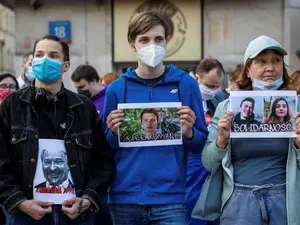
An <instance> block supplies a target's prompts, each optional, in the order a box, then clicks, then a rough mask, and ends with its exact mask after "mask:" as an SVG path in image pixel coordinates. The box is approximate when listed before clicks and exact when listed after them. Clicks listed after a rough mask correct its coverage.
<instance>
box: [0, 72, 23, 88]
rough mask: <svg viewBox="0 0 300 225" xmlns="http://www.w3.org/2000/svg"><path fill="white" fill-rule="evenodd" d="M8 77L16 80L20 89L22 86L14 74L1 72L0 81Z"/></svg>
mask: <svg viewBox="0 0 300 225" xmlns="http://www.w3.org/2000/svg"><path fill="white" fill-rule="evenodd" d="M8 77H9V78H11V79H13V80H14V82H15V83H16V89H17V90H19V88H20V87H19V83H18V81H17V79H16V77H15V76H14V75H12V74H10V73H3V74H1V75H0V82H1V81H3V80H4V79H6V78H8Z"/></svg>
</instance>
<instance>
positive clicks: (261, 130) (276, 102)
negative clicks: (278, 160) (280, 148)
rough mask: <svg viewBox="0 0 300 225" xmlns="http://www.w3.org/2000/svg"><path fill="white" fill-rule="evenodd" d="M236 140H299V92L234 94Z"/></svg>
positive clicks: (231, 98) (232, 103)
mask: <svg viewBox="0 0 300 225" xmlns="http://www.w3.org/2000/svg"><path fill="white" fill-rule="evenodd" d="M230 107H231V111H232V113H233V122H232V126H231V134H230V137H232V138H239V137H241V138H242V137H248V138H254V137H255V138H256V137H295V136H296V133H295V131H296V128H295V114H296V112H297V95H296V92H295V91H233V92H232V93H230Z"/></svg>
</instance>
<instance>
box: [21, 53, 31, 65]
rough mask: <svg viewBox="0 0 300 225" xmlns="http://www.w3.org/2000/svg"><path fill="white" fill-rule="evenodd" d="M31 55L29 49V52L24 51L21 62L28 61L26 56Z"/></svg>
mask: <svg viewBox="0 0 300 225" xmlns="http://www.w3.org/2000/svg"><path fill="white" fill-rule="evenodd" d="M31 55H33V53H32V52H31V51H30V52H26V53H25V54H24V55H23V57H22V62H23V63H26V62H27V61H28V58H29V56H31Z"/></svg>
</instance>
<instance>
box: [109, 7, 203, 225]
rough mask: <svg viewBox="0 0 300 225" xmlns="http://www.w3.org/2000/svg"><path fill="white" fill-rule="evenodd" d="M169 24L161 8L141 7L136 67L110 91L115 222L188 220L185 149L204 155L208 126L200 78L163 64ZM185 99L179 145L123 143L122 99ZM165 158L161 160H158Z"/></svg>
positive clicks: (134, 23)
mask: <svg viewBox="0 0 300 225" xmlns="http://www.w3.org/2000/svg"><path fill="white" fill-rule="evenodd" d="M169 35H170V30H169V27H168V25H167V23H166V22H165V20H163V19H162V18H161V17H160V16H159V15H158V14H156V13H154V12H144V13H139V14H137V15H135V16H134V17H133V19H132V20H131V22H130V23H129V27H128V35H127V39H128V42H129V44H130V46H131V48H132V50H133V51H134V52H136V54H137V58H138V62H137V64H138V67H137V68H132V67H130V68H128V69H127V72H126V73H125V74H123V75H122V76H121V77H120V79H118V80H117V81H115V82H114V83H113V84H111V85H110V86H109V88H108V90H107V92H106V98H105V107H104V108H105V113H104V120H105V121H107V130H106V136H107V139H108V141H109V143H110V146H111V149H112V150H113V151H114V152H115V159H116V163H117V173H116V177H115V179H114V182H113V184H112V185H111V187H110V189H109V203H110V207H111V213H112V218H113V222H114V224H115V225H141V224H155V225H167V224H173V225H186V223H187V218H186V206H185V181H186V166H187V161H186V153H187V152H193V153H194V154H195V155H197V156H198V157H199V158H200V155H199V154H200V152H201V150H202V147H203V144H204V142H205V141H206V136H207V128H206V126H205V119H204V113H203V108H202V104H199V102H201V94H200V91H199V88H198V85H197V82H195V80H194V79H193V78H192V77H190V76H189V75H188V73H186V72H184V71H182V70H180V69H178V68H176V67H175V66H173V65H168V66H167V65H164V64H163V60H164V58H165V56H166V45H167V39H168V37H169ZM153 102H181V103H182V107H179V108H178V114H179V119H180V122H181V125H182V136H183V137H182V139H183V143H182V144H181V145H169V146H148V147H130V148H123V147H119V144H118V135H119V133H118V129H119V127H120V126H121V124H122V122H123V120H124V114H123V113H122V111H121V110H117V107H118V103H136V104H138V103H153ZM157 162H162V163H157Z"/></svg>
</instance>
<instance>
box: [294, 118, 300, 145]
mask: <svg viewBox="0 0 300 225" xmlns="http://www.w3.org/2000/svg"><path fill="white" fill-rule="evenodd" d="M296 135H297V136H296V138H295V145H296V147H297V148H298V149H299V148H300V113H296Z"/></svg>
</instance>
